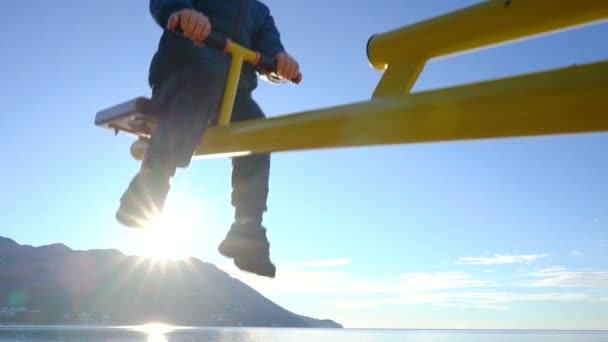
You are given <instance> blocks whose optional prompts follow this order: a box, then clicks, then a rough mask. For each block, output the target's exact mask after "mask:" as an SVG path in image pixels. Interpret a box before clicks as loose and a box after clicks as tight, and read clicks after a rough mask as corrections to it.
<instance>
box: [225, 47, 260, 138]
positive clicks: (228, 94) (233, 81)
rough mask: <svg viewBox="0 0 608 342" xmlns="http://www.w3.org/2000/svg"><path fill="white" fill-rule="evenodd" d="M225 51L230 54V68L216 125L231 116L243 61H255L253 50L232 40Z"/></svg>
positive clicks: (227, 122)
mask: <svg viewBox="0 0 608 342" xmlns="http://www.w3.org/2000/svg"><path fill="white" fill-rule="evenodd" d="M227 52H228V53H230V54H231V55H232V60H231V62H230V70H229V71H228V79H227V81H226V87H225V89H224V96H223V98H222V106H221V107H220V114H219V120H218V125H220V126H223V125H228V124H230V117H231V116H232V109H233V107H234V98H235V96H236V91H237V88H238V85H239V80H240V77H241V71H242V69H243V62H244V61H246V62H249V63H255V61H256V59H257V54H256V53H255V52H254V51H252V50H249V49H247V48H245V47H243V46H241V45H239V44H237V43H234V42H230V44H229V45H228V48H227Z"/></svg>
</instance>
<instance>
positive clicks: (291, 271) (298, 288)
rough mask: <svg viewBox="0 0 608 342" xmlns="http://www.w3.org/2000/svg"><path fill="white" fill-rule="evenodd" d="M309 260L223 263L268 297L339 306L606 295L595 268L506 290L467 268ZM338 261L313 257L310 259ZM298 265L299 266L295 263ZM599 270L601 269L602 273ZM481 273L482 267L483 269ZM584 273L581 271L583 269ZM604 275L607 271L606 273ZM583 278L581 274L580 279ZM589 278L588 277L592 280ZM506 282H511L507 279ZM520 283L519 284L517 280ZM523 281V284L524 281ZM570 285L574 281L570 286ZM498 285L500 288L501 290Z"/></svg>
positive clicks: (501, 304)
mask: <svg viewBox="0 0 608 342" xmlns="http://www.w3.org/2000/svg"><path fill="white" fill-rule="evenodd" d="M308 264H309V262H303V263H300V262H298V263H290V264H282V265H277V266H278V268H279V270H278V272H277V276H276V278H274V279H267V278H264V277H258V276H255V275H251V274H249V273H245V272H241V271H238V270H237V269H236V268H235V267H234V266H233V265H232V266H227V267H225V268H224V270H226V271H227V272H228V273H230V274H231V275H232V276H234V277H235V278H238V279H240V280H241V281H243V282H245V283H247V284H248V285H250V286H252V287H253V288H254V289H256V290H257V291H259V292H260V293H262V294H263V295H265V296H266V297H268V298H271V299H272V298H273V297H274V296H279V295H282V294H283V295H285V294H287V295H294V294H295V295H298V296H307V295H310V296H322V297H325V298H327V297H330V298H334V300H329V301H325V302H322V303H320V304H324V305H329V306H335V307H341V308H369V307H374V306H381V305H408V304H422V305H432V306H454V307H459V308H463V309H475V310H498V311H503V310H508V309H510V305H511V304H513V303H527V302H571V301H587V302H590V301H598V300H600V299H604V300H605V298H606V292H604V291H595V292H593V291H588V290H589V289H590V288H597V287H602V286H604V282H605V281H607V280H605V279H604V278H602V276H599V275H598V272H593V271H584V272H578V273H577V272H574V273H575V275H572V274H571V273H572V272H571V271H568V270H567V269H565V268H563V267H552V268H547V269H542V270H539V271H536V272H534V273H532V274H529V273H523V274H521V275H515V276H517V277H526V278H528V279H529V277H536V278H539V279H533V281H530V282H527V283H525V284H517V283H516V284H515V287H514V288H513V289H514V290H513V291H505V290H503V287H504V285H505V284H497V283H495V282H494V281H491V280H488V279H484V278H483V277H478V276H473V275H471V274H469V273H467V272H460V271H457V272H435V273H427V272H408V273H402V274H400V275H399V276H398V277H392V278H376V279H370V278H360V277H357V276H355V275H354V274H352V273H349V272H346V271H345V270H344V269H342V268H338V269H333V268H330V269H327V268H301V266H302V265H308ZM325 264H329V265H333V264H341V263H332V262H328V263H316V262H315V263H313V265H325ZM296 266H297V267H296ZM601 273H602V272H599V274H601ZM482 274H485V273H482ZM583 274H585V275H583ZM606 276H607V277H608V275H606ZM583 279H584V280H583ZM591 279H592V280H591ZM574 283H577V284H579V285H581V286H582V285H585V286H587V287H588V288H581V289H576V290H575V291H559V292H556V291H538V290H536V289H535V290H533V292H526V291H522V289H525V288H526V287H528V288H532V287H536V288H539V286H541V285H542V286H548V285H552V286H565V285H566V284H569V285H573V284H574ZM509 285H511V286H512V285H513V283H510V284H509ZM517 285H519V286H517ZM522 285H523V286H522ZM572 288H573V289H574V287H572ZM499 289H500V290H499Z"/></svg>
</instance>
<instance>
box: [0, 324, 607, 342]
mask: <svg viewBox="0 0 608 342" xmlns="http://www.w3.org/2000/svg"><path fill="white" fill-rule="evenodd" d="M0 341H2V342H4V341H15V342H17V341H19V342H42V341H44V342H55V341H62V342H63V341H68V342H71V341H79V342H80V341H87V342H101V341H103V342H109V341H116V342H135V341H142V342H199V341H200V342H202V341H205V342H237V341H238V342H295V341H305V342H325V341H327V342H372V341H374V342H389V341H390V342H394V341H403V342H427V341H440V342H465V341H466V342H482V341H483V342H485V341H488V342H608V331H514V330H491V331H489V330H485V331H483V330H363V329H340V330H335V329H287V328H284V329H283V328H178V327H167V326H147V327H44V326H0Z"/></svg>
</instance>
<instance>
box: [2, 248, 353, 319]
mask: <svg viewBox="0 0 608 342" xmlns="http://www.w3.org/2000/svg"><path fill="white" fill-rule="evenodd" d="M0 322H13V323H35V324H116V325H134V324H144V323H148V322H163V323H167V324H173V325H185V326H266V327H324V328H328V327H331V328H341V327H342V326H341V325H340V324H338V323H336V322H334V321H331V320H318V319H314V318H310V317H305V316H301V315H298V314H295V313H293V312H290V311H288V310H286V309H284V308H282V307H280V306H279V305H277V304H275V303H273V302H272V301H270V300H268V299H267V298H265V297H264V296H262V295H261V294H260V293H259V292H257V291H255V290H254V289H252V288H251V287H249V286H247V285H246V284H244V283H243V282H241V281H239V280H237V279H234V278H232V277H230V276H229V275H228V274H227V273H226V272H224V271H222V270H220V269H218V268H217V267H216V266H214V265H213V264H210V263H205V262H202V261H200V260H198V259H196V258H189V259H185V260H180V261H166V262H164V263H162V264H161V263H158V262H156V261H154V260H153V259H150V258H147V259H146V258H141V257H137V256H126V255H124V254H122V253H121V252H119V251H117V250H89V251H77V250H72V249H70V248H69V247H67V246H65V245H63V244H52V245H48V246H41V247H33V246H29V245H20V244H18V243H16V242H15V241H13V240H11V239H8V238H3V237H1V236H0Z"/></svg>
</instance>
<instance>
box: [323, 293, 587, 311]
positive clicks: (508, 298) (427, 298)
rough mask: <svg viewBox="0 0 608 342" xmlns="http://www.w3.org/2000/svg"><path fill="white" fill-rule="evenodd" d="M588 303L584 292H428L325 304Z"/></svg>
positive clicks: (495, 305) (484, 305)
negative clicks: (582, 301) (583, 301)
mask: <svg viewBox="0 0 608 342" xmlns="http://www.w3.org/2000/svg"><path fill="white" fill-rule="evenodd" d="M581 300H590V298H589V297H588V296H587V295H586V294H584V293H539V294H536V293H534V294H533V293H508V292H468V291H465V292H456V293H454V292H431V293H410V294H404V295H403V296H400V297H394V298H385V299H371V300H356V299H355V300H334V301H327V302H325V304H327V305H331V306H336V307H341V308H366V307H373V306H378V305H402V304H431V305H436V306H458V307H462V308H471V309H490V310H501V311H502V310H508V309H509V307H508V306H506V304H509V303H518V302H519V303H524V302H546V301H559V302H570V301H581Z"/></svg>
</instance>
